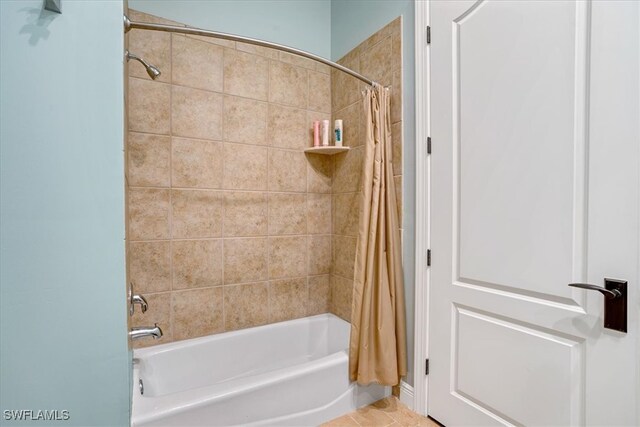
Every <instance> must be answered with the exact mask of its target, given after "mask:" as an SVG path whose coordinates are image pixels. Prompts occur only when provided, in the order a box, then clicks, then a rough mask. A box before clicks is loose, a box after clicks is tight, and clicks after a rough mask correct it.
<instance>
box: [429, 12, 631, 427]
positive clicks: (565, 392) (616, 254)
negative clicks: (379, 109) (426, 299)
mask: <svg viewBox="0 0 640 427" xmlns="http://www.w3.org/2000/svg"><path fill="white" fill-rule="evenodd" d="M639 17H640V10H639V3H638V2H636V1H626V2H613V1H603V2H593V3H589V2H575V1H489V0H487V1H477V2H474V1H432V2H431V5H430V25H431V44H430V49H431V62H430V71H431V74H430V85H431V98H430V120H431V137H432V141H433V154H432V155H431V188H432V198H431V233H432V234H431V249H432V266H431V285H430V286H431V288H430V305H429V310H430V311H429V350H428V351H429V360H430V374H429V376H428V396H429V399H428V413H429V415H431V416H432V417H434V418H435V419H437V420H438V421H440V422H442V423H443V424H445V425H447V426H449V427H451V426H461V425H470V426H471V425H473V426H480V425H529V426H534V425H535V426H555V425H558V426H569V425H571V426H574V425H575V426H577V425H589V426H622V425H625V426H630V425H639V424H640V417H639V415H638V412H639V411H640V403H639V400H638V399H639V394H638V389H639V388H640V387H639V383H640V368H639V367H640V357H639V356H640V352H639V350H638V349H639V340H638V329H639V328H638V326H639V325H638V323H639V321H638V307H639V299H640V297H639V293H638V278H639V273H638V269H639V263H640V262H639V249H638V245H639V233H640V232H639V227H638V221H639V216H638V202H639V196H638V193H639V173H638V170H639V168H640V165H639V157H640V155H639V146H640V124H639V122H640V109H639V100H638V98H639V80H640V72H639V65H638V63H639V55H640V35H639V33H638V21H639ZM605 278H614V279H623V280H626V281H628V304H627V308H628V332H627V333H622V332H617V331H613V330H610V329H605V328H604V327H603V310H604V300H605V298H604V297H603V295H601V294H600V293H598V292H595V291H586V290H581V289H577V288H571V287H568V284H569V283H573V282H582V283H591V284H594V285H599V286H603V281H604V279H605Z"/></svg>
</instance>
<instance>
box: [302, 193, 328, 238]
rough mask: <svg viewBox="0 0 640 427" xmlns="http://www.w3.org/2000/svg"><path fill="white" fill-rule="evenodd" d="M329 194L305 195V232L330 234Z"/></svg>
mask: <svg viewBox="0 0 640 427" xmlns="http://www.w3.org/2000/svg"><path fill="white" fill-rule="evenodd" d="M331 203H332V201H331V194H317V193H309V194H307V232H308V233H309V234H331Z"/></svg>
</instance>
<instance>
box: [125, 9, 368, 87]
mask: <svg viewBox="0 0 640 427" xmlns="http://www.w3.org/2000/svg"><path fill="white" fill-rule="evenodd" d="M134 28H137V29H139V30H151V31H166V32H169V33H181V34H191V35H195V36H205V37H216V38H219V39H225V40H233V41H237V42H244V43H250V44H255V45H258V46H263V47H270V48H272V49H278V50H282V51H285V52H289V53H293V54H295V55H299V56H303V57H305V58H309V59H313V60H314V61H318V62H321V63H323V64H325V65H328V66H330V67H332V68H335V69H336V70H340V71H342V72H344V73H347V74H349V75H351V76H353V77H355V78H356V79H358V80H362V81H363V82H365V83H366V84H368V85H370V86H373V84H374V83H375V82H374V81H373V80H370V79H368V78H366V77H365V76H363V75H362V74H359V73H356V72H355V71H353V70H352V69H350V68H347V67H345V66H342V65H340V64H338V63H336V62H333V61H329V60H328V59H325V58H323V57H321V56H318V55H314V54H313V53H309V52H306V51H304V50H300V49H296V48H293V47H289V46H285V45H282V44H278V43H271V42H267V41H264V40H259V39H253V38H251V37H243V36H237V35H235V34H229V33H220V32H218V31H209V30H203V29H201V28H190V27H179V26H177V25H166V24H152V23H149V22H138V21H131V20H130V19H129V18H128V17H127V15H124V32H125V33H128V32H129V30H132V29H134Z"/></svg>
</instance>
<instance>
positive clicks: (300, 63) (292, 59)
mask: <svg viewBox="0 0 640 427" xmlns="http://www.w3.org/2000/svg"><path fill="white" fill-rule="evenodd" d="M279 53H280V61H282V62H286V63H287V64H291V65H295V66H296V67H302V68H307V69H309V70H315V69H316V61H314V60H313V59H309V58H305V57H303V56H300V55H294V54H293V53H289V52H283V51H279Z"/></svg>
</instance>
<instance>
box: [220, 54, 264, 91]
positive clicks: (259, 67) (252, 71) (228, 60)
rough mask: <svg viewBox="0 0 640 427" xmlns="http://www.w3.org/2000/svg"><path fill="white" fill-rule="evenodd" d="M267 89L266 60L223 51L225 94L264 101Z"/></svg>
mask: <svg viewBox="0 0 640 427" xmlns="http://www.w3.org/2000/svg"><path fill="white" fill-rule="evenodd" d="M268 88H269V60H268V59H265V58H263V57H261V56H258V55H252V54H250V53H245V52H239V51H237V50H234V49H225V50H224V92H225V93H227V94H229V95H238V96H244V97H246V98H253V99H259V100H262V101H266V100H267V95H268V93H267V91H268Z"/></svg>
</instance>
